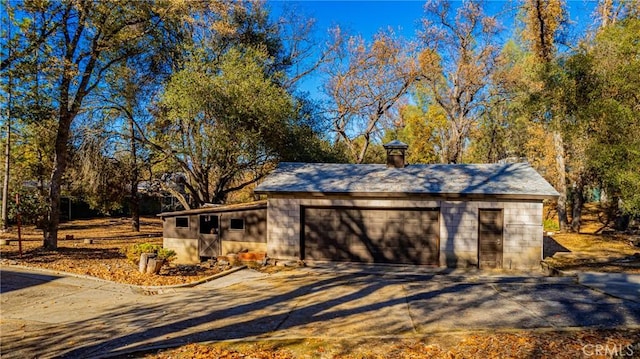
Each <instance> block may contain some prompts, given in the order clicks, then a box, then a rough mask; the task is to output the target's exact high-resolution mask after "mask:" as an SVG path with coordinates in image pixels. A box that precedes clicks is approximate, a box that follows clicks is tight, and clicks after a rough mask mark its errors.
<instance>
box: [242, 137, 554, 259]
mask: <svg viewBox="0 0 640 359" xmlns="http://www.w3.org/2000/svg"><path fill="white" fill-rule="evenodd" d="M385 147H386V148H387V152H388V158H387V164H386V165H383V164H361V165H357V164H325V163H320V164H318V163H281V164H280V165H279V166H278V168H277V169H276V170H275V171H274V172H273V173H272V174H271V175H269V176H268V177H267V178H266V179H265V180H264V181H263V182H262V183H261V184H260V185H259V186H258V187H257V188H256V189H255V193H256V194H260V195H266V196H267V201H268V209H267V253H268V255H269V256H270V257H274V258H282V259H303V260H306V261H349V262H366V263H404V264H420V265H435V266H480V267H482V268H488V267H502V268H531V267H537V266H538V265H539V261H540V260H541V259H542V202H543V200H544V199H548V198H556V197H557V196H558V193H557V192H556V191H555V190H554V189H553V187H552V186H551V185H550V184H549V183H547V182H546V181H545V180H544V179H543V178H542V176H540V175H539V174H538V173H537V172H536V171H535V170H534V169H533V168H532V167H531V166H529V165H528V164H526V163H516V164H456V165H443V164H438V165H405V161H404V150H405V149H406V145H404V144H402V143H400V142H398V141H394V142H392V143H390V144H388V145H386V146H385Z"/></svg>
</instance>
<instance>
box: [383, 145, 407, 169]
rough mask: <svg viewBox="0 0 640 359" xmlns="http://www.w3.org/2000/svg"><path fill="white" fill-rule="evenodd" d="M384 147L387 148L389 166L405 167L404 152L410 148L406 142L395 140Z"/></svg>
mask: <svg viewBox="0 0 640 359" xmlns="http://www.w3.org/2000/svg"><path fill="white" fill-rule="evenodd" d="M382 147H384V149H385V150H387V167H393V168H404V166H405V163H404V152H405V151H406V150H407V148H409V146H407V144H406V143H403V142H400V141H398V140H393V141H391V142H389V143H387V144H386V145H382Z"/></svg>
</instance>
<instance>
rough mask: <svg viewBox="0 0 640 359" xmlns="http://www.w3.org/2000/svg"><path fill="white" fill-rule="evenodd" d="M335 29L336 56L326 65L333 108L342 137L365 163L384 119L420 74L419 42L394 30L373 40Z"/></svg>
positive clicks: (336, 126)
mask: <svg viewBox="0 0 640 359" xmlns="http://www.w3.org/2000/svg"><path fill="white" fill-rule="evenodd" d="M333 35H334V38H333V42H332V43H331V45H330V46H331V47H332V48H333V54H332V56H333V57H334V59H335V61H334V62H332V63H331V64H329V65H327V66H325V68H324V71H325V73H326V74H327V75H328V76H329V80H328V82H327V83H326V86H325V92H326V93H327V95H328V96H329V98H330V99H331V107H330V109H329V113H330V116H331V119H332V123H333V130H334V131H335V132H336V133H337V135H338V139H339V141H343V142H344V143H345V144H346V147H347V148H348V151H349V152H350V155H351V156H352V159H353V161H355V162H356V163H362V162H363V161H364V160H365V156H366V154H367V149H368V148H369V144H370V143H371V141H372V140H373V137H374V136H375V135H376V134H381V133H382V127H383V126H384V120H385V119H389V114H390V111H391V110H392V108H393V107H394V106H396V105H397V104H398V102H399V100H400V99H401V98H402V97H403V96H405V95H406V94H407V91H408V89H409V88H410V87H411V86H412V85H413V84H414V83H415V81H416V79H417V78H418V75H419V66H418V61H417V58H416V46H415V44H413V43H410V42H406V41H404V40H403V39H401V38H399V37H396V36H395V34H394V33H393V31H391V30H387V31H381V32H378V33H377V34H376V35H375V37H374V39H373V41H372V42H371V43H366V42H365V41H364V39H363V38H362V37H361V36H345V35H344V34H342V32H341V31H340V28H336V29H334V31H333Z"/></svg>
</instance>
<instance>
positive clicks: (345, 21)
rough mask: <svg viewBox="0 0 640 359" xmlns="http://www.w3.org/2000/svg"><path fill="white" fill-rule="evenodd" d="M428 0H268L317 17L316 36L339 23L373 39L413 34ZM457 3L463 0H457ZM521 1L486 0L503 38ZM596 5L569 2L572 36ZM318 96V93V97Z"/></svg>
mask: <svg viewBox="0 0 640 359" xmlns="http://www.w3.org/2000/svg"><path fill="white" fill-rule="evenodd" d="M424 3H425V2H424V1H388V0H387V1H370V0H353V1H340V0H326V1H275V0H268V1H267V5H268V6H269V7H270V8H271V10H272V14H273V15H274V17H277V16H279V14H280V12H281V9H282V8H283V7H293V8H295V9H298V10H300V11H301V12H302V13H303V14H304V15H305V16H307V17H312V18H314V19H316V33H315V36H317V37H319V38H326V36H327V31H328V29H329V28H332V27H335V26H336V25H339V26H340V27H341V28H342V29H343V30H346V31H347V32H348V33H350V34H359V35H362V36H363V37H364V38H365V39H370V38H372V37H373V35H374V34H375V33H376V32H377V31H378V30H379V29H382V28H387V27H391V28H392V29H393V30H394V31H395V32H396V34H398V35H402V36H403V37H405V38H411V37H413V36H414V35H415V34H416V30H418V29H419V28H420V19H421V18H422V16H423V14H424V11H423V5H424ZM452 3H453V7H455V6H456V4H460V3H461V1H453V2H452ZM518 4H519V2H517V1H486V2H485V5H484V10H485V12H486V13H487V14H491V15H497V16H498V18H499V20H500V22H501V23H502V25H503V27H504V31H505V32H504V34H503V38H508V37H511V36H512V35H513V31H514V29H515V24H514V16H515V12H514V11H513V9H515V8H516V7H517V5H518ZM595 6H596V2H595V1H594V0H573V1H568V2H567V10H568V12H569V18H570V21H571V28H570V29H569V36H570V37H571V36H572V34H579V33H582V32H583V31H584V29H585V27H586V26H589V24H591V23H592V18H591V17H592V14H593V10H594V8H595ZM319 85H320V81H319V79H317V78H314V79H308V80H307V81H306V83H304V84H303V85H302V86H301V89H302V90H305V91H309V92H311V93H312V95H316V96H317V95H318V94H317V87H318V86H319ZM316 96H314V97H316Z"/></svg>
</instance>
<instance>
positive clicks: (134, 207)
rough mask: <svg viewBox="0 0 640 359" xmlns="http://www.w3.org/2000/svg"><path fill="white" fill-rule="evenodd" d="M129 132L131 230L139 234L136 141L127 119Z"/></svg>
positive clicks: (131, 120) (133, 129) (132, 124)
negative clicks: (131, 163)
mask: <svg viewBox="0 0 640 359" xmlns="http://www.w3.org/2000/svg"><path fill="white" fill-rule="evenodd" d="M129 131H130V133H131V157H132V162H133V166H132V171H131V193H130V194H131V198H130V200H129V205H130V207H131V230H132V231H134V232H140V201H139V200H138V163H137V158H136V156H137V153H136V140H135V128H134V123H133V119H132V118H130V119H129Z"/></svg>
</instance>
